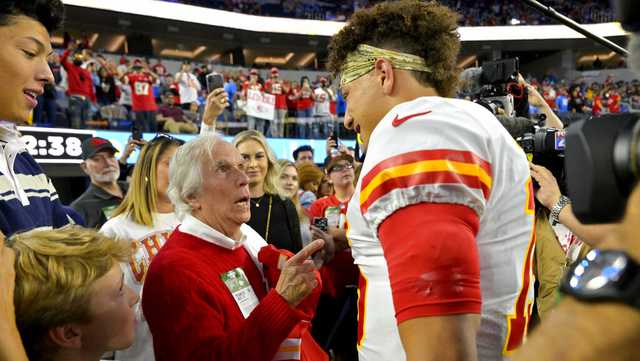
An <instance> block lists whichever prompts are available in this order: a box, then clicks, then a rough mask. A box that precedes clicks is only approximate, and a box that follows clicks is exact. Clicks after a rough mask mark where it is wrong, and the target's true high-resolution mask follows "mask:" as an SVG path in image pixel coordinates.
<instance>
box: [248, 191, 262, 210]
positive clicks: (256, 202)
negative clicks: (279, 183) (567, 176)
mask: <svg viewBox="0 0 640 361" xmlns="http://www.w3.org/2000/svg"><path fill="white" fill-rule="evenodd" d="M265 194H266V193H265ZM262 198H264V194H263V195H261V196H260V198H258V200H257V201H254V200H253V199H252V200H251V203H253V205H254V206H256V208H260V202H262Z"/></svg>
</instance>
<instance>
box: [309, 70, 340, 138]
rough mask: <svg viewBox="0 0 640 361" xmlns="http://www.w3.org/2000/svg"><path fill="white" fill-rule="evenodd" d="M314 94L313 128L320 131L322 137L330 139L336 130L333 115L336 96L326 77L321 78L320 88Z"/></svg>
mask: <svg viewBox="0 0 640 361" xmlns="http://www.w3.org/2000/svg"><path fill="white" fill-rule="evenodd" d="M313 92H314V94H315V95H316V102H315V113H314V114H315V119H314V121H313V127H314V128H317V129H318V134H320V137H322V138H324V137H328V136H329V135H331V133H332V132H333V131H334V129H335V125H334V123H333V122H334V117H333V115H332V114H331V102H332V101H334V100H335V99H336V96H335V93H334V92H333V90H332V89H331V88H329V81H328V80H327V78H325V77H322V78H320V86H319V87H317V88H316V89H315V90H314V91H313Z"/></svg>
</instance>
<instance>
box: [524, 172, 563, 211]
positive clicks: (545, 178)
mask: <svg viewBox="0 0 640 361" xmlns="http://www.w3.org/2000/svg"><path fill="white" fill-rule="evenodd" d="M529 169H531V176H532V177H533V179H535V180H536V182H538V184H539V185H540V188H539V189H538V191H537V192H536V199H538V202H540V203H542V205H543V206H545V208H547V209H549V210H551V208H553V206H555V205H556V203H558V201H559V200H560V197H561V196H562V193H560V187H559V186H558V181H557V180H556V178H555V177H554V176H553V174H552V173H551V172H550V171H549V170H548V169H547V168H545V167H543V166H539V165H535V164H533V163H529Z"/></svg>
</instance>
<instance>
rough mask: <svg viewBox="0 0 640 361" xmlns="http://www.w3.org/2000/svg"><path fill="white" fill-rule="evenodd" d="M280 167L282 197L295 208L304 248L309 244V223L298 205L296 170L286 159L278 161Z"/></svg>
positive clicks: (304, 212)
mask: <svg viewBox="0 0 640 361" xmlns="http://www.w3.org/2000/svg"><path fill="white" fill-rule="evenodd" d="M278 165H279V166H280V188H281V189H282V193H283V195H284V196H286V197H288V198H289V199H291V202H293V205H294V206H296V211H297V212H298V219H299V220H300V236H301V237H302V246H303V247H304V246H306V245H307V244H309V242H311V238H312V236H311V230H310V225H311V221H310V220H309V216H308V215H307V212H306V210H305V209H304V208H303V207H302V205H300V198H299V197H298V196H299V194H300V192H299V191H300V182H299V180H298V169H297V168H296V165H295V164H294V163H293V162H292V161H290V160H287V159H280V160H278Z"/></svg>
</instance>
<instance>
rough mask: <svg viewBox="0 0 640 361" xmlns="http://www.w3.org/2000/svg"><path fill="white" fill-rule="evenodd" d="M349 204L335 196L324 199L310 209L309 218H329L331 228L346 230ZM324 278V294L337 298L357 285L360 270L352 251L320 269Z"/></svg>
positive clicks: (335, 258)
mask: <svg viewBox="0 0 640 361" xmlns="http://www.w3.org/2000/svg"><path fill="white" fill-rule="evenodd" d="M348 204H349V201H347V202H340V201H339V200H338V198H336V196H335V195H331V196H329V197H323V198H320V199H318V200H317V201H315V202H313V204H312V205H311V207H309V217H310V218H311V220H312V221H313V218H316V217H325V218H327V221H328V222H327V223H329V226H330V227H336V226H337V227H338V228H340V229H345V230H346V226H347V225H346V219H347V205H348ZM320 276H321V277H322V294H325V295H329V296H332V297H336V296H337V295H339V294H340V293H341V292H342V291H343V290H344V288H345V286H347V285H350V284H356V282H357V279H358V268H357V267H356V266H355V265H354V264H353V257H352V256H351V249H350V248H347V249H345V250H343V251H341V252H338V253H336V255H335V257H334V258H333V259H332V260H331V261H330V262H329V263H327V264H326V265H324V266H322V268H321V269H320Z"/></svg>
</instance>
